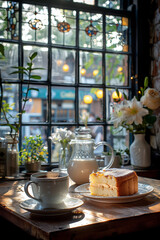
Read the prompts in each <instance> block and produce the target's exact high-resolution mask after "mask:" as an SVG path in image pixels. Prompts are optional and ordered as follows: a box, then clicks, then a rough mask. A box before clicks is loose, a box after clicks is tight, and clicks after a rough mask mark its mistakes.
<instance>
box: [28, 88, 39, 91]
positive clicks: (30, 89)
mask: <svg viewBox="0 0 160 240" xmlns="http://www.w3.org/2000/svg"><path fill="white" fill-rule="evenodd" d="M28 90H29V91H32V90H33V91H37V92H39V89H38V88H29V89H28Z"/></svg>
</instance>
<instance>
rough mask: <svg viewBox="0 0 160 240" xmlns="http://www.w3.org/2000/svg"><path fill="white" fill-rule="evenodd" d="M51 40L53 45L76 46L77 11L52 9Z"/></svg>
mask: <svg viewBox="0 0 160 240" xmlns="http://www.w3.org/2000/svg"><path fill="white" fill-rule="evenodd" d="M51 25H52V33H51V39H52V43H53V44H62V45H72V46H75V44H76V41H75V40H76V11H71V10H64V9H58V8H52V9H51Z"/></svg>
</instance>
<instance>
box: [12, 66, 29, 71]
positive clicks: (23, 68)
mask: <svg viewBox="0 0 160 240" xmlns="http://www.w3.org/2000/svg"><path fill="white" fill-rule="evenodd" d="M12 68H15V69H19V70H25V71H27V68H25V67H21V66H20V67H16V66H13V67H12Z"/></svg>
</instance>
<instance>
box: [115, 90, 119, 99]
mask: <svg viewBox="0 0 160 240" xmlns="http://www.w3.org/2000/svg"><path fill="white" fill-rule="evenodd" d="M115 91H116V93H117V96H118V97H119V90H118V88H116V89H115Z"/></svg>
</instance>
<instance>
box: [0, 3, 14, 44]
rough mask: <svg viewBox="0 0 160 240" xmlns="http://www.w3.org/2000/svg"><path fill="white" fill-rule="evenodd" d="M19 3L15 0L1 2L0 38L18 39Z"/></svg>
mask: <svg viewBox="0 0 160 240" xmlns="http://www.w3.org/2000/svg"><path fill="white" fill-rule="evenodd" d="M18 30H19V4H18V3H17V2H13V1H3V2H2V1H1V3H0V38H6V39H13V40H18V38H19V31H18Z"/></svg>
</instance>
